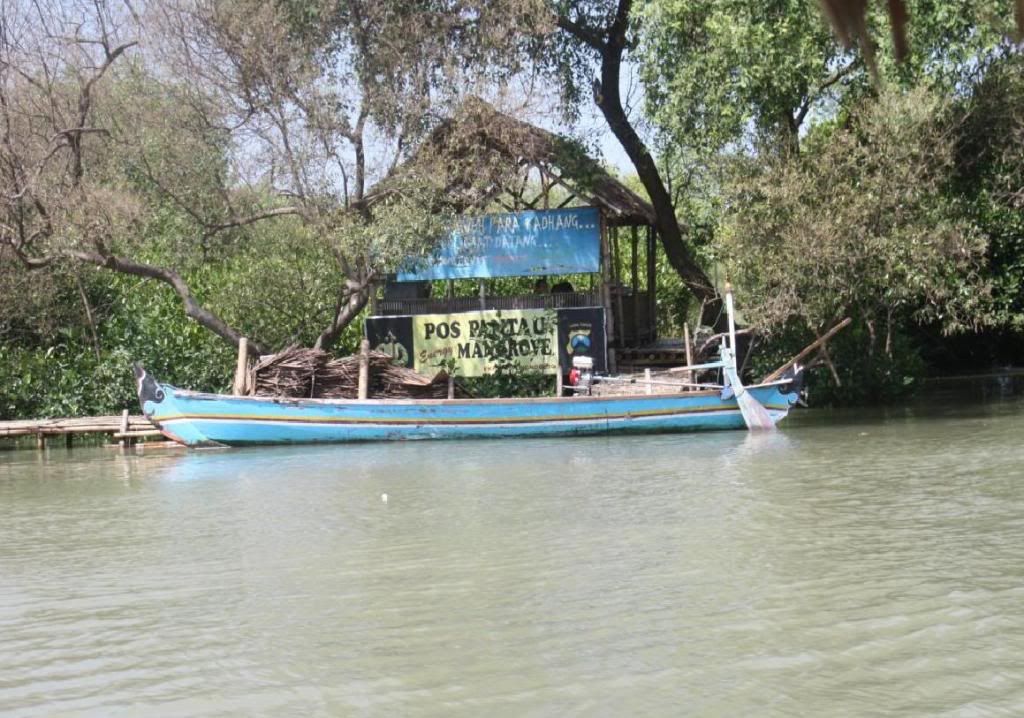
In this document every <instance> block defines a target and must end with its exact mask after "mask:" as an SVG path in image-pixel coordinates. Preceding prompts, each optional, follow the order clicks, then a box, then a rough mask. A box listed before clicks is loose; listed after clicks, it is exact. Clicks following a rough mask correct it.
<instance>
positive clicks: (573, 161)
mask: <svg viewBox="0 0 1024 718" xmlns="http://www.w3.org/2000/svg"><path fill="white" fill-rule="evenodd" d="M530 168H536V170H537V171H538V172H539V173H540V176H541V182H542V183H543V184H544V185H545V187H544V189H551V188H554V187H559V188H561V189H562V190H564V194H566V195H568V196H567V197H566V199H565V200H564V203H570V202H573V203H576V204H588V205H593V206H596V207H600V208H601V209H602V210H603V211H604V215H605V217H606V219H607V221H608V222H609V223H610V224H612V225H627V226H629V225H650V224H654V209H653V208H652V207H651V205H650V204H649V203H648V202H647V201H646V200H644V199H643V198H642V197H640V196H639V195H638V194H636V193H635V192H633V191H632V190H630V189H629V188H628V187H626V186H625V185H624V184H622V183H621V182H619V181H618V180H616V179H615V178H613V177H612V176H611V175H609V174H608V173H607V172H606V171H605V170H604V168H602V167H601V165H600V164H598V163H597V162H596V161H595V160H594V159H593V158H591V157H590V156H589V155H588V154H587V152H586V150H585V149H584V148H583V146H582V145H581V144H580V143H578V142H576V141H574V140H571V139H568V138H566V137H562V136H561V135H557V134H555V133H553V132H549V131H548V130H545V129H542V128H540V127H537V126H535V125H531V124H530V123H528V122H523V121H522V120H518V119H516V118H514V117H511V116H509V115H506V114H504V113H502V112H499V111H498V110H496V109H495V108H494V107H493V106H492V105H490V104H489V103H487V102H485V101H483V100H481V99H479V98H470V99H469V100H467V101H466V102H465V103H463V104H462V106H460V107H459V109H458V111H457V112H455V114H454V115H453V116H452V117H451V118H449V119H448V120H445V121H444V122H442V123H441V124H440V125H439V126H438V127H437V128H435V129H434V130H433V132H431V133H430V135H429V136H428V137H427V139H426V140H425V141H424V142H423V143H422V144H421V145H420V147H419V148H418V149H417V150H416V152H415V153H413V155H412V156H411V157H410V158H409V159H408V160H407V161H406V162H404V163H402V164H401V165H399V166H398V167H397V168H396V169H395V170H394V172H392V173H391V175H389V176H388V178H386V179H385V180H384V181H382V182H381V183H379V184H378V185H377V186H376V187H374V189H373V190H372V191H371V192H370V193H369V195H368V196H367V204H368V206H371V207H372V205H373V204H375V202H376V201H377V200H379V199H381V198H383V197H385V196H387V194H388V193H389V191H390V190H389V188H390V187H393V186H395V185H396V184H398V183H400V182H401V181H402V180H403V179H410V178H415V177H416V176H421V177H426V176H429V177H432V178H434V179H437V178H438V177H442V176H443V177H444V178H445V180H444V188H443V194H444V197H445V202H446V203H448V204H450V205H451V206H454V207H455V208H456V209H457V210H458V211H466V210H469V209H484V208H486V207H487V206H488V205H489V204H491V203H493V202H496V201H497V202H499V203H500V201H501V197H502V195H503V193H504V194H507V195H510V196H512V197H514V198H515V197H516V193H517V192H518V193H519V195H518V198H517V200H519V201H516V203H515V206H509V207H508V208H509V209H524V208H531V207H532V208H537V207H536V203H537V202H538V201H539V200H540V197H536V198H534V200H533V201H532V202H531V201H530V200H528V199H525V198H523V196H522V193H523V190H524V184H525V183H524V181H523V179H522V177H523V171H524V170H529V169H530Z"/></svg>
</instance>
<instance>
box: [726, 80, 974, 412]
mask: <svg viewBox="0 0 1024 718" xmlns="http://www.w3.org/2000/svg"><path fill="white" fill-rule="evenodd" d="M946 109H947V108H946V106H945V105H944V104H943V103H941V102H940V101H939V100H937V99H936V98H935V97H934V96H932V95H930V94H928V93H927V92H924V91H920V90H918V91H914V92H910V93H906V94H899V93H887V94H884V95H883V96H882V97H881V98H879V100H878V101H873V102H870V103H864V104H863V105H862V106H860V107H859V108H858V112H857V113H855V114H854V115H852V116H851V118H850V121H849V124H848V126H847V127H846V128H844V129H837V130H835V131H834V132H833V133H831V134H829V135H822V136H821V137H819V138H816V139H815V141H814V142H813V143H808V147H807V151H806V152H805V153H804V155H803V156H802V157H801V158H800V159H799V160H789V161H781V160H780V161H777V162H775V163H767V164H766V165H765V164H762V165H761V166H760V167H758V168H756V170H755V171H754V172H753V173H752V174H750V175H748V176H743V177H738V178H737V179H736V180H735V182H734V183H733V184H732V185H730V187H729V195H728V200H727V206H728V207H729V208H730V211H729V214H728V215H727V216H726V218H725V221H724V223H723V227H722V230H721V232H720V233H719V236H718V240H717V243H716V248H717V251H718V252H719V254H720V257H721V259H722V261H723V262H724V264H725V266H726V267H727V269H728V271H729V274H730V276H731V277H732V278H733V279H734V281H735V282H736V284H737V285H738V298H739V300H740V305H741V306H742V307H743V311H744V315H745V317H746V318H747V320H748V321H750V322H752V323H753V324H754V325H756V326H757V327H758V328H759V329H761V330H762V331H763V332H766V333H768V334H774V335H775V337H776V339H777V340H778V339H782V340H783V343H786V344H788V342H786V341H785V339H786V338H787V337H788V338H793V339H799V342H800V344H804V343H807V342H808V341H810V340H811V339H813V338H814V334H813V332H815V331H817V332H822V331H824V330H826V329H827V328H828V327H829V326H830V325H831V324H833V323H835V322H837V321H839V320H840V319H842V318H843V317H846V316H849V317H852V318H853V319H854V321H855V325H856V326H855V328H854V329H853V330H852V331H851V332H849V334H850V335H851V336H853V337H856V338H857V340H858V341H857V343H856V344H850V343H849V341H850V340H849V337H847V338H845V340H844V341H846V342H847V344H846V346H847V347H849V348H850V351H849V352H847V353H843V354H842V356H841V357H838V358H837V360H836V365H837V366H844V367H847V369H845V370H844V371H854V372H859V374H855V375H854V376H856V377H857V381H856V382H844V386H846V387H847V389H846V390H845V391H846V393H844V394H837V396H839V397H841V398H844V399H848V398H852V396H851V395H850V393H849V392H850V389H851V386H850V385H851V384H852V386H853V387H856V388H857V389H858V390H859V391H862V392H864V393H865V396H864V397H863V398H867V396H869V395H873V394H876V393H884V391H880V388H881V387H884V388H885V390H892V389H893V387H894V386H895V387H902V386H905V384H906V382H905V381H904V377H905V376H908V375H909V376H913V374H912V373H911V374H907V372H911V371H912V370H913V369H914V367H915V366H918V365H919V362H917V361H916V360H915V359H914V356H913V355H914V350H913V347H911V346H910V344H909V343H908V341H906V336H907V335H906V327H907V326H908V324H910V323H916V324H929V325H935V326H939V327H941V329H942V331H943V332H944V333H947V334H949V333H956V332H963V331H967V330H970V329H976V328H978V327H981V326H986V325H989V324H991V323H992V322H993V321H994V319H993V317H992V314H991V306H990V303H989V296H990V288H989V284H988V282H987V281H986V278H985V276H984V259H985V248H986V242H985V238H984V236H983V235H982V234H981V233H980V232H979V231H978V229H977V228H976V227H975V226H974V225H973V224H972V223H971V222H970V221H969V220H968V219H966V218H965V217H964V216H963V213H962V211H961V210H960V207H959V206H958V203H957V202H956V201H955V200H953V199H951V198H950V197H949V196H948V195H947V194H946V188H947V187H948V183H949V179H950V176H951V173H952V169H953V137H952V136H951V134H950V133H949V132H948V130H947V128H946V126H945V124H944V121H945V119H946ZM798 347H799V345H797V344H793V345H792V349H793V350H794V351H795V349H796V348H798Z"/></svg>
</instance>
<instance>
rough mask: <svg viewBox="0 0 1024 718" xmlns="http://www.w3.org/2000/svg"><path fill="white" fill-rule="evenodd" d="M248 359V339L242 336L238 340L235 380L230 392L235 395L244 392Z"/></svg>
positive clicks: (240, 394)
mask: <svg viewBox="0 0 1024 718" xmlns="http://www.w3.org/2000/svg"><path fill="white" fill-rule="evenodd" d="M248 361H249V340H248V339H246V338H245V337H242V338H241V339H239V340H238V363H237V364H235V382H234V384H233V385H232V387H231V393H232V394H234V395H235V396H242V395H244V394H245V377H246V374H247V373H248Z"/></svg>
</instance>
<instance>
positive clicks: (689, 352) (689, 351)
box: [683, 322, 693, 384]
mask: <svg viewBox="0 0 1024 718" xmlns="http://www.w3.org/2000/svg"><path fill="white" fill-rule="evenodd" d="M683 344H684V345H685V346H686V365H687V366H690V365H691V364H693V347H692V346H690V324H689V322H683ZM686 381H687V382H688V383H691V384H692V383H693V372H692V371H688V372H686Z"/></svg>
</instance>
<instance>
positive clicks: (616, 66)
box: [558, 0, 722, 323]
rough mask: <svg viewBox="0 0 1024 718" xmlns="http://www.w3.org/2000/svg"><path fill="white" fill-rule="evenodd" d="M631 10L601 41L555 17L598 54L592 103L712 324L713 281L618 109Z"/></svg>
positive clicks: (715, 313)
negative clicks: (644, 193)
mask: <svg viewBox="0 0 1024 718" xmlns="http://www.w3.org/2000/svg"><path fill="white" fill-rule="evenodd" d="M631 6H632V2H631V0H619V7H618V11H617V13H616V16H615V20H614V21H613V22H612V24H611V25H610V26H609V27H608V29H607V31H606V33H605V34H604V37H603V38H602V39H601V41H598V38H597V37H595V35H594V33H592V32H589V31H587V30H586V29H585V28H582V27H580V25H578V24H577V23H575V22H572V21H570V20H568V19H567V18H563V17H560V18H558V25H559V27H561V28H562V29H563V30H565V31H566V32H568V33H570V34H571V35H573V36H574V37H576V38H577V39H578V40H580V41H582V42H584V43H586V44H588V45H590V46H591V47H593V48H595V49H596V50H598V51H599V52H600V54H601V81H600V83H598V84H597V85H596V86H595V88H594V101H595V102H596V103H597V106H598V107H599V108H600V109H601V113H602V114H603V115H604V118H605V121H606V122H607V123H608V127H609V129H610V130H611V131H612V134H614V135H615V137H616V139H618V141H619V144H621V145H622V148H623V150H625V152H626V155H627V156H628V157H629V159H630V161H631V162H632V163H633V167H634V168H636V173H637V176H638V177H639V178H640V181H641V182H642V183H643V185H644V188H645V189H646V190H647V194H648V195H649V196H650V198H651V204H652V205H653V207H654V213H655V226H656V228H657V230H658V236H659V237H660V238H661V246H662V248H663V249H664V250H665V256H666V257H667V258H668V261H669V264H671V265H672V268H673V269H675V270H676V272H678V274H679V276H680V277H681V278H682V280H683V282H684V283H685V284H686V287H687V288H688V289H689V290H690V292H692V293H693V295H694V296H695V297H696V298H697V299H699V300H700V301H701V302H702V304H703V305H704V308H703V312H702V313H703V316H702V317H701V323H710V322H712V321H714V320H715V318H717V317H719V316H720V315H721V308H722V302H721V299H720V298H719V296H718V292H717V290H716V289H715V286H714V283H713V282H712V281H711V280H710V279H709V278H708V276H707V274H706V273H705V272H704V270H703V268H702V267H701V266H700V264H698V262H697V258H696V256H695V255H694V253H693V250H692V249H691V248H690V246H689V245H688V243H687V241H686V239H685V238H684V236H683V230H682V228H681V227H680V226H679V221H678V220H677V219H676V212H675V207H674V206H673V204H672V198H671V196H670V194H669V191H668V189H667V188H666V186H665V182H664V180H663V179H662V177H661V173H660V172H659V171H658V167H657V165H656V164H655V162H654V158H653V157H652V156H651V153H650V152H649V151H648V149H647V146H646V145H645V144H644V141H643V140H642V139H641V138H640V135H638V134H637V132H636V130H635V129H634V128H633V125H632V124H631V123H630V121H629V117H628V116H627V115H626V111H625V109H624V108H623V106H622V96H621V93H620V92H619V80H620V77H621V69H622V53H623V51H624V49H625V45H626V30H627V29H628V26H629V12H630V8H631Z"/></svg>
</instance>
